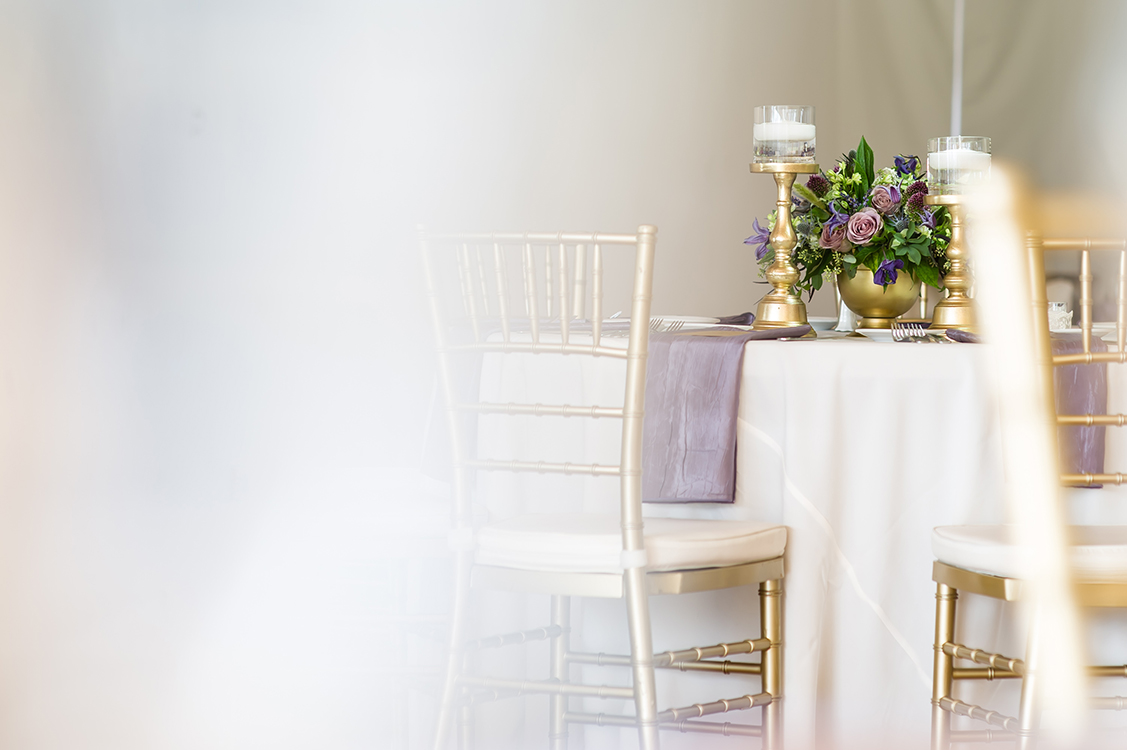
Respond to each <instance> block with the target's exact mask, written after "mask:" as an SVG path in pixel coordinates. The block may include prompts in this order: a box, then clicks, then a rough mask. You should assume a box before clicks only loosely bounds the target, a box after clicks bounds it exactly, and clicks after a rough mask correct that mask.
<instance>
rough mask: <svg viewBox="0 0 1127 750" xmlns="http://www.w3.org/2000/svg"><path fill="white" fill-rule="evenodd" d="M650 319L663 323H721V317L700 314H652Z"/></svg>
mask: <svg viewBox="0 0 1127 750" xmlns="http://www.w3.org/2000/svg"><path fill="white" fill-rule="evenodd" d="M650 320H660V321H661V322H662V323H684V324H686V325H688V324H690V323H695V324H698V325H712V324H714V323H719V322H720V318H702V317H700V316H699V315H651V316H650Z"/></svg>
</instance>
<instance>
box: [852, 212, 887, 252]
mask: <svg viewBox="0 0 1127 750" xmlns="http://www.w3.org/2000/svg"><path fill="white" fill-rule="evenodd" d="M882 227H884V219H882V218H881V217H880V214H879V213H877V210H876V209H875V208H862V209H861V210H860V211H858V212H857V213H855V214H853V215H852V216H850V217H849V223H848V224H846V225H845V237H846V239H848V240H849V241H850V242H852V243H853V244H854V245H867V244H869V240H871V239H872V238H873V235H874V234H876V233H877V232H879V231H880V230H881V228H882Z"/></svg>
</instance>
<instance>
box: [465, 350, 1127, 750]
mask: <svg viewBox="0 0 1127 750" xmlns="http://www.w3.org/2000/svg"><path fill="white" fill-rule="evenodd" d="M985 353H986V350H985V348H984V347H981V346H971V345H950V346H939V345H930V346H928V345H907V346H905V345H897V344H887V343H876V342H870V341H866V340H858V339H834V340H826V339H822V340H817V341H791V342H751V343H749V344H748V345H747V347H746V352H745V360H744V367H743V373H742V384H741V390H740V423H739V431H738V436H737V497H736V502H735V503H734V504H731V505H679V506H648V508H647V514H649V515H674V516H685V517H705V518H759V519H763V520H769V521H775V522H779V523H783V524H785V525H786V526H787V527H788V528H789V541H788V546H787V555H786V579H785V582H784V588H785V600H784V601H785V610H784V612H785V620H784V635H785V639H786V643H785V652H784V653H785V662H784V663H785V678H784V679H785V685H784V690H785V695H786V698H785V702H784V710H785V727H786V737H787V740H786V741H787V746H788V748H807V747H813V746H814V743H815V741H816V740H817V742H818V744H819V745H822V746H825V745H824V743H826V742H827V741H829V740H832V742H833V743H834V746H835V747H863V746H867V745H868V746H871V744H872V743H873V742H875V741H878V740H879V741H880V742H881V743H882V744H884V743H887V742H889V741H892V742H900V743H906V744H908V745H916V746H918V745H922V744H923V743H924V742H926V737H927V731H928V725H929V717H930V702H929V699H930V675H931V659H932V648H931V643H932V637H933V633H934V584H933V583H932V582H931V565H932V560H933V558H932V555H931V547H930V534H931V529H932V528H933V527H934V526H938V525H943V524H960V523H996V522H1000V521H1002V520H1003V518H1004V508H1003V502H1002V500H1001V497H1002V495H1001V467H1000V458H999V446H1000V438H999V433H998V420H997V416H996V413H995V409H994V406H993V400H992V397H991V394H990V393H989V389H988V387H987V383H988V378H987V377H986V373H985V372H984V367H985V366H986V357H985ZM530 359H531V358H530ZM616 364H618V363H616ZM527 366H528V367H529V368H535V369H536V370H537V371H536V372H533V371H531V370H524V369H523V368H518V369H517V370H512V369H508V370H505V371H504V372H501V371H491V370H490V368H489V367H488V366H487V367H486V368H485V373H486V374H485V377H484V380H483V393H484V394H485V395H487V396H488V395H489V394H490V392H491V390H493V389H494V388H495V387H496V388H497V389H498V390H494V391H493V392H494V393H495V394H496V393H498V392H501V393H505V392H507V393H513V392H514V391H513V389H514V388H515V389H518V390H522V389H525V388H527V387H528V384H529V383H533V382H539V383H540V384H541V385H540V387H541V388H543V389H544V392H543V393H538V396H540V397H542V398H544V399H545V400H546V401H547V400H553V399H551V398H549V396H551V395H556V397H557V398H556V400H558V397H559V394H561V393H566V394H567V395H568V396H570V397H571V398H572V400H571V401H570V403H577V402H580V403H587V402H588V401H585V400H580V399H585V398H587V399H589V398H591V397H593V396H594V395H595V394H598V395H601V396H604V397H605V398H604V402H606V400H607V399H609V398H613V397H614V395H615V394H617V393H618V392H620V391H619V390H617V389H620V388H621V382H622V380H621V378H622V374H621V372H620V370H619V369H618V368H616V367H615V366H611V367H607V366H606V365H603V366H602V368H603V369H599V368H597V367H592V366H591V365H581V364H578V363H576V364H574V365H572V364H569V365H565V367H564V368H563V369H560V368H559V366H558V365H556V364H553V365H551V366H548V365H545V364H542V363H533V362H530V363H529V364H528V365H527ZM1117 386H1118V381H1117V380H1116V379H1115V378H1113V379H1112V382H1111V388H1110V391H1111V395H1110V400H1111V404H1109V406H1111V408H1112V409H1116V408H1117V404H1118V403H1119V402H1121V401H1122V400H1123V399H1122V397H1121V395H1120V394H1121V392H1122V390H1123V389H1122V388H1120V387H1117ZM590 424H591V423H590V420H587V425H585V426H583V427H580V426H579V423H576V427H575V428H574V429H577V430H585V431H587V433H586V434H585V436H584V439H583V440H581V441H580V442H582V443H584V445H585V446H586V447H585V448H584V449H583V450H582V451H581V453H582V455H576V456H574V460H584V459H587V460H600V459H601V460H607V458H608V454H613V455H611V456H610V457H611V458H613V457H614V456H615V455H616V448H615V447H613V446H612V443H613V441H611V443H608V442H607V441H606V440H605V435H603V436H602V437H600V435H601V434H602V433H600V428H599V427H598V426H595V427H592V426H590ZM500 429H501V428H500V426H499V425H492V426H491V424H489V423H486V424H483V429H482V435H483V437H484V439H485V445H486V446H489V445H490V444H493V443H498V442H503V443H508V444H509V447H510V448H511V447H513V446H518V447H519V446H521V445H527V446H532V445H533V444H534V443H535V438H534V436H533V434H532V432H531V431H532V429H533V427H532V425H531V424H530V425H529V426H528V428H527V429H528V431H527V432H523V431H517V432H516V433H514V432H512V431H511V430H508V428H505V429H506V430H507V431H506V432H504V433H502V432H499V430H500ZM602 429H605V428H602ZM1124 448H1127V446H1125V445H1124V443H1123V441H1122V440H1120V439H1118V438H1117V437H1112V436H1111V434H1109V441H1108V452H1109V455H1113V454H1121V455H1127V451H1125V450H1124ZM1112 465H1114V464H1112ZM1119 465H1121V466H1123V465H1127V461H1122V462H1120V463H1119ZM490 481H491V482H492V484H490V485H486V486H485V487H484V489H497V488H498V487H500V486H501V485H502V484H504V483H507V482H523V481H525V480H514V479H512V478H501V477H499V476H498V477H497V478H493V479H491V480H490ZM579 481H582V480H579ZM598 481H600V480H594V481H592V480H587V484H586V486H585V487H584V490H585V495H584V497H585V500H584V503H585V505H586V506H587V507H588V508H591V509H596V508H598V509H610V508H613V507H614V503H616V502H617V498H616V497H615V495H614V494H613V489H614V487H613V483H611V485H612V486H610V489H611V493H610V494H607V492H606V490H607V487H606V486H600V485H598ZM576 488H578V483H577V485H576ZM506 489H507V490H509V491H510V496H511V491H512V490H513V489H515V488H513V487H506ZM521 489H522V490H525V491H527V490H528V487H527V486H524V487H521ZM526 496H527V495H526ZM1108 497H1111V498H1113V499H1115V500H1118V498H1120V497H1123V494H1122V493H1121V492H1120V491H1118V490H1108V491H1104V492H1092V491H1087V494H1086V495H1084V497H1083V499H1082V500H1081V502H1080V507H1079V508H1078V510H1077V515H1078V516H1079V518H1080V520H1092V519H1104V520H1106V519H1107V515H1106V512H1107V508H1106V507H1105V506H1106V505H1107V503H1106V502H1105V500H1106V499H1107V498H1108ZM494 502H495V503H496V502H497V501H494ZM545 502H546V504H547V505H548V506H549V508H548V509H552V507H553V506H556V504H557V503H563V502H564V500H563V498H562V497H560V498H549V499H546V500H545ZM1118 504H1119V507H1120V508H1123V507H1124V506H1127V503H1125V502H1123V501H1122V500H1118ZM513 510H516V507H504V508H501V507H500V506H499V505H496V504H495V505H494V506H493V507H492V508H491V511H492V512H511V511H513ZM1119 515H1120V516H1121V517H1122V516H1123V511H1122V510H1120V511H1119ZM736 591H740V590H736ZM686 598H687V599H689V600H691V606H685V605H684V604H683V603H682V604H676V603H675V602H674V601H672V599H682V600H684V599H686ZM672 599H668V600H667V599H666V598H660V597H659V598H655V599H653V600H652V602H653V609H654V639H655V646H656V648H658V649H664V648H672V647H684V646H687V645H705V644H708V643H713V642H718V641H721V640H726V639H733V638H737V639H738V638H745V637H748V634H749V629H748V626H749V625H750V627H751V628H752V632H755V631H754V629H755V628H757V620H758V614H757V613H758V606H757V604H756V602H755V596H754V592H753V591H751V590H750V589H749V590H748V591H747V592H742V591H741V593H739V594H733V593H732V592H715V593H709V594H694V595H691V596H689V597H680V598H676V597H675V598H672ZM961 605H962V610H961V612H960V617H959V621H958V622H959V624H958V626H959V627H960V628H965V627H968V626H969V627H974V629H975V632H977V633H982V634H984V636H983V637H984V638H985V642H981V641H980V642H979V643H978V644H976V645H979V646H980V647H984V648H990V647H994V648H998V649H1001V650H1005V651H1007V652H1009V653H1012V655H1015V656H1021V655H1022V648H1023V646H1022V644H1023V637H1022V636H1021V628H1020V627H1019V626H1018V622H1019V618H1018V614H1017V613H1016V612H1014V611H1012V608H1005V607H1003V606H1002V605H1000V604H999V603H997V602H992V601H988V600H982V599H981V598H978V597H975V598H971V599H968V600H966V601H963V602H961ZM620 608H621V606H620V604H619V603H617V602H613V603H608V602H588V603H586V604H585V605H583V606H581V607H579V609H578V617H579V618H581V619H582V629H581V631H580V634H578V635H577V636H576V641H577V642H576V644H575V647H577V648H583V649H585V650H596V651H597V650H605V651H615V650H618V651H620V652H621V649H623V648H625V628H624V626H623V627H622V628H621V630H619V628H618V626H617V625H615V626H614V627H611V626H610V623H611V622H613V616H616V615H619V614H620V613H619V612H618V610H619V609H620ZM701 621H703V625H702V624H701ZM577 624H578V623H577ZM1015 651H1016V653H1014V652H1015ZM1119 663H1122V658H1120V659H1119ZM533 671H536V670H533ZM595 671H596V670H589V672H595ZM616 674H617V675H618V679H617V680H616V678H615V675H616ZM587 676H588V677H591V676H592V675H591V674H588V675H587ZM598 676H599V677H602V678H603V679H606V680H608V681H621V677H622V675H621V674H620V673H615V672H611V671H606V670H604V671H601V672H599V674H598ZM666 677H670V676H668V675H664V676H661V678H660V679H659V690H660V691H661V693H662V695H661V696H660V702H661V704H662V705H670V704H676V705H684V704H685V703H692V702H695V701H698V700H702V699H706V698H707V699H713V698H716V697H718V695H723V696H725V697H734V696H736V695H740V694H742V692H740V690H741V689H742V687H743V686H735V685H733V686H731V687H725V686H723V683H718V682H717V681H716V678H714V677H713V676H711V675H685V674H680V673H678V674H676V678H677V679H680V680H683V681H684V682H682V683H679V686H677V687H674V685H673V684H672V680H671V679H666ZM686 678H687V679H686ZM727 679H731V678H727ZM718 684H719V685H720V687H719V692H718V687H717V685H718ZM705 685H707V686H708V687H707V688H705V687H704V686H705ZM960 688H961V689H963V690H964V692H963V696H970V697H971V698H974V699H981V700H989V699H990V696H991V695H993V694H1001V698H1002V700H1005V699H1007V697H1014V696H1016V692H1014V689H1015V688H1016V684H1015V683H1014V682H1013V681H1009V683H1008V684H1003V683H1001V682H999V683H989V684H984V685H978V686H971V687H970V688H969V690H968V689H967V688H966V687H965V686H960ZM744 692H746V690H744ZM1120 692H1122V691H1120ZM995 697H997V696H995ZM610 703H611V705H608V702H601V703H600V704H598V705H597V707H596V705H594V704H592V705H590V706H589V707H588V709H587V710H602V711H611V712H613V711H616V710H617V711H625V712H629V709H628V708H627V707H626V706H624V705H615V704H613V702H610ZM1014 710H1016V706H1014ZM728 720H732V721H742V720H744V717H741V716H738V715H737V716H733V717H731V718H730V719H728ZM534 723H536V722H534ZM530 731H531V730H530ZM536 731H538V730H536ZM585 734H586V737H587V743H586V746H587V747H588V748H592V747H617V746H619V743H620V742H629V741H630V740H629V738H628V735H625V734H623V735H620V736H614V735H616V733H615V732H613V730H611V731H610V732H609V733H608V731H607V730H605V729H601V730H595V731H590V732H587V733H585ZM608 735H609V736H608ZM663 741H665V742H666V744H667V745H670V746H673V747H679V746H680V745H679V744H677V743H678V742H680V741H681V740H679V739H677V738H676V736H675V735H671V736H669V737H668V738H666V737H665V736H664V735H663ZM706 741H707V740H704V739H702V738H701V737H699V736H697V737H693V742H692V743H688V744H686V746H687V747H688V746H692V747H701V746H702V745H701V744H700V743H701V742H706ZM707 742H709V746H711V741H707ZM694 743H695V744H694Z"/></svg>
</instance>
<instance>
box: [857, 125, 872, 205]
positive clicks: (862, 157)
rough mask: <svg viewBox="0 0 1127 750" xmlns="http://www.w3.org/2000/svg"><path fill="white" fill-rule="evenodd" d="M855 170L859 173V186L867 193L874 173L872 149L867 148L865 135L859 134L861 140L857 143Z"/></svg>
mask: <svg viewBox="0 0 1127 750" xmlns="http://www.w3.org/2000/svg"><path fill="white" fill-rule="evenodd" d="M857 171H858V172H859V173H860V174H861V186H862V187H863V188H864V189H865V193H866V194H868V192H869V189H870V188H872V186H873V178H874V176H875V173H874V171H873V150H872V149H871V148H869V144H868V143H867V142H866V141H865V136H861V142H860V143H859V144H857Z"/></svg>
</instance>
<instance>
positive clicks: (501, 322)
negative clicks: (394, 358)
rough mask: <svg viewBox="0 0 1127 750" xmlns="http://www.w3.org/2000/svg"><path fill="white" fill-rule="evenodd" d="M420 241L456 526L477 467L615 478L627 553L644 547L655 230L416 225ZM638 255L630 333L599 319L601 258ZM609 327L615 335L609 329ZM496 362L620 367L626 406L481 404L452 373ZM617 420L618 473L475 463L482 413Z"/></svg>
mask: <svg viewBox="0 0 1127 750" xmlns="http://www.w3.org/2000/svg"><path fill="white" fill-rule="evenodd" d="M419 231H420V245H421V250H422V256H423V266H424V271H425V274H426V282H427V287H428V294H429V298H430V309H431V316H432V320H433V323H434V329H435V336H436V343H437V346H438V353H439V378H440V381H441V387H442V391H443V396H444V400H445V403H446V407H447V414H448V419H447V422H448V425H449V430H450V433H451V436H452V452H453V464H454V495H455V498H454V499H455V502H454V512H455V519H454V521H455V526H456V527H458V528H461V529H468V528H470V527H471V525H472V510H471V499H470V485H471V482H472V477H473V475H474V474H475V473H476V472H477V471H481V470H485V471H509V472H537V473H561V474H587V475H595V476H599V475H604V476H606V475H610V476H616V477H619V478H620V484H621V491H620V505H621V513H622V524H623V530H624V531H623V537H624V544H625V549H627V550H641V549H643V548H644V545H643V541H642V535H641V517H642V511H641V508H642V484H641V479H642V413H643V405H644V400H645V384H646V353H647V347H648V341H649V317H650V297H651V290H652V286H653V264H654V249H655V244H656V234H657V229H656V228H655V227H652V226H648V225H643V226H640V227H638V232H637V234H632V235H627V234H602V233H587V234H584V233H570V232H563V233H501V232H494V233H476V234H475V233H454V234H450V233H443V234H431V233H428V232H427V231H426V230H425V229H423V228H420V230H419ZM628 249H633V251H634V252H633V255H634V257H633V286H632V294H631V304H630V318H629V328H628V335H627V338H626V341H625V344H626V346H625V347H623V346H622V344H623V343H624V342H623V339H622V338H621V335H620V334H622V333H626V330H627V329H626V328H625V321H622V323H619V324H616V325H614V326H612V325H611V324H609V323H604V316H605V308H604V285H603V281H604V275H605V274H604V268H605V263H604V251H607V252H614V251H623V250H628ZM612 327H613V328H614V329H615V330H614V331H610V330H609V329H611V328H612ZM486 355H492V356H501V357H509V356H527V355H536V356H545V357H552V356H555V357H560V356H563V357H580V358H583V357H596V358H598V357H610V358H617V359H624V360H625V361H626V387H625V392H624V394H623V399H622V402H621V403H619V404H614V405H594V404H583V405H569V404H544V403H516V402H508V403H483V402H482V401H481V400H480V399H479V397H478V396H479V394H478V393H477V392H476V389H475V388H474V387H473V386H471V387H470V389H469V392H467V389H466V388H465V387H460V385H459V381H460V378H459V375H472V374H473V373H472V371H474V370H475V369H476V370H477V371H480V368H481V364H482V360H483V358H484V357H485V356H486ZM482 414H497V415H506V416H511V417H518V416H519V417H527V416H533V417H537V418H545V419H551V418H557V417H559V418H563V417H566V418H569V419H570V418H578V419H614V420H621V425H622V434H621V459H620V463H619V465H617V466H610V465H599V464H578V463H571V462H561V461H553V460H543V461H541V460H536V461H530V460H496V459H492V460H491V459H482V458H479V457H478V456H477V455H476V451H475V447H474V446H475V435H474V432H475V430H476V424H477V419H476V417H477V416H478V415H482Z"/></svg>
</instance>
